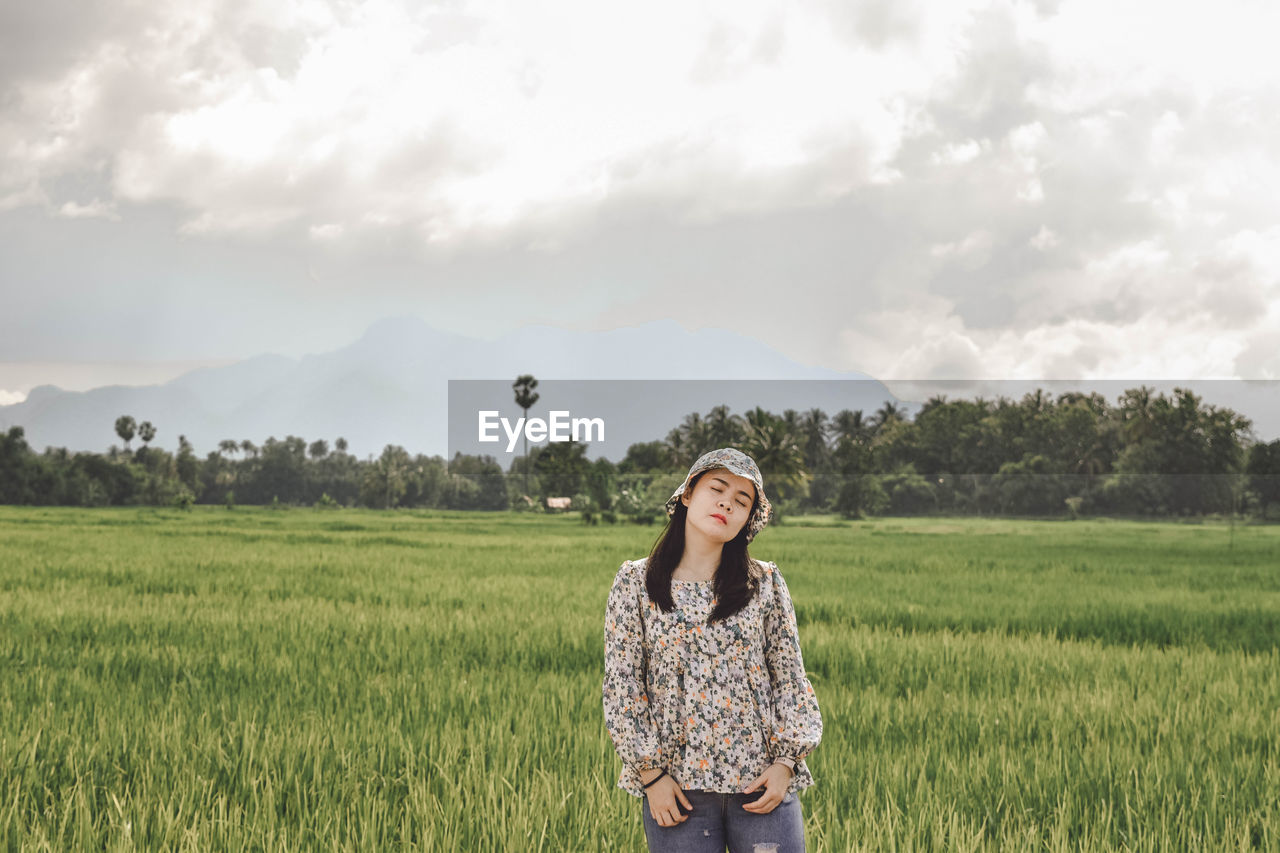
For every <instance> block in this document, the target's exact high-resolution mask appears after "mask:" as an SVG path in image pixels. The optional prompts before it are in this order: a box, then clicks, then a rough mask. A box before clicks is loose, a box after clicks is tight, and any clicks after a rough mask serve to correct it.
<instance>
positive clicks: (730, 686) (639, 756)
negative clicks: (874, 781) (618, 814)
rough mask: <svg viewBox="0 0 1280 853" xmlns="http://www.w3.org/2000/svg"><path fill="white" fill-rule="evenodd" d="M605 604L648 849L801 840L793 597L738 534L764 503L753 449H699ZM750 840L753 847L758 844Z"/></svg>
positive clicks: (785, 849)
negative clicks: (662, 521)
mask: <svg viewBox="0 0 1280 853" xmlns="http://www.w3.org/2000/svg"><path fill="white" fill-rule="evenodd" d="M666 509H667V515H668V516H670V520H669V522H668V524H667V528H666V529H665V530H664V531H663V533H662V535H661V536H660V537H659V539H658V541H657V543H656V544H655V545H654V547H653V551H652V552H651V553H650V554H649V556H648V557H646V558H643V559H640V560H634V561H633V560H627V561H625V562H624V563H623V564H622V567H621V568H620V569H619V570H618V573H617V575H616V577H615V578H614V581H613V586H612V588H611V589H610V591H609V603H608V607H607V609H606V613H605V630H604V641H605V669H604V716H605V723H606V725H607V727H608V729H609V735H610V737H611V738H612V739H613V743H614V746H615V748H616V749H617V752H618V756H619V757H620V758H621V759H622V772H621V775H620V777H619V780H618V787H620V788H622V789H623V790H625V791H627V792H628V793H630V794H632V795H634V796H636V797H639V798H641V799H642V803H641V817H642V820H643V823H644V832H645V838H646V839H647V841H648V845H649V850H650V851H671V853H695V851H696V853H703V851H707V853H724V851H725V849H726V847H727V848H728V850H729V853H752V851H754V850H756V849H760V850H769V849H774V848H771V847H769V844H770V843H773V844H775V845H777V846H776V850H777V851H778V853H801V852H802V851H803V850H804V821H803V814H802V812H801V809H800V799H799V796H798V795H799V792H800V791H802V790H804V789H805V788H807V787H809V786H811V785H813V783H814V780H813V776H812V774H810V772H809V768H808V766H807V765H806V764H805V761H804V759H805V756H807V755H808V754H809V753H811V752H812V751H813V750H814V748H816V747H817V745H818V742H819V741H820V740H821V738H822V716H821V714H820V713H819V711H818V700H817V696H816V695H815V694H814V692H813V685H812V684H810V682H809V679H808V677H807V675H806V674H805V669H804V662H803V659H802V657H801V653H800V640H799V634H798V632H797V630H796V617H795V610H794V608H793V606H792V603H791V596H790V593H789V592H788V590H787V585H786V582H785V581H783V579H782V574H781V573H780V572H779V571H778V567H777V564H776V563H766V562H762V561H759V560H754V559H752V558H751V556H750V555H749V554H748V553H747V544H748V543H749V542H750V541H751V540H752V539H753V538H754V537H755V535H756V534H757V533H759V532H760V530H761V528H763V527H764V526H765V525H766V524H767V523H768V521H769V516H770V514H771V511H772V510H771V507H770V505H769V501H768V499H767V498H766V497H765V493H764V481H763V478H762V477H761V475H760V469H759V468H758V467H756V464H755V462H754V460H752V459H751V457H749V456H747V455H746V454H745V453H742V452H741V451H738V450H736V449H734V448H729V447H726V448H721V449H719V450H713V451H711V452H709V453H706V454H704V455H703V456H701V457H700V458H699V459H698V461H696V462H695V463H694V464H693V467H691V468H690V469H689V473H688V475H687V476H686V477H685V480H684V482H683V483H682V484H681V485H680V487H679V488H677V489H676V490H675V492H674V493H673V494H672V495H671V498H670V499H669V500H668V501H667V504H666ZM757 845H759V846H758V848H757Z"/></svg>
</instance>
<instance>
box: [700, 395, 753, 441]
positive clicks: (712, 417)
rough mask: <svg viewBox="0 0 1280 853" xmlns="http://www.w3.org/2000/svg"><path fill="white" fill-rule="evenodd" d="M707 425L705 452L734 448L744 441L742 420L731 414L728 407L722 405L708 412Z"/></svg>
mask: <svg viewBox="0 0 1280 853" xmlns="http://www.w3.org/2000/svg"><path fill="white" fill-rule="evenodd" d="M705 423H706V427H707V435H706V440H707V447H706V448H704V449H705V450H714V449H715V448H717V447H732V446H733V445H735V444H738V443H739V442H740V441H742V437H743V433H744V430H743V421H742V418H740V417H738V416H737V415H731V414H729V407H728V406H726V405H723V404H721V405H719V406H716V407H715V408H714V409H712V410H711V411H709V412H707V417H706V421H705Z"/></svg>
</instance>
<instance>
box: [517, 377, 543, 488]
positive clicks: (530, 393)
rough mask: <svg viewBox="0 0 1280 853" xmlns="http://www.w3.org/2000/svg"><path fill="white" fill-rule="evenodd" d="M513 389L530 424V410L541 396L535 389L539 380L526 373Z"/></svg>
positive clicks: (526, 454) (526, 477)
mask: <svg viewBox="0 0 1280 853" xmlns="http://www.w3.org/2000/svg"><path fill="white" fill-rule="evenodd" d="M511 387H512V388H514V389H515V392H516V405H517V406H519V407H520V408H521V409H523V410H524V419H525V423H528V422H529V409H530V408H531V407H532V406H533V404H534V403H536V402H538V398H539V397H540V396H541V395H540V394H538V393H537V392H535V391H534V390H533V389H534V388H537V387H538V380H536V379H534V378H533V376H532V375H531V374H528V373H525V374H523V375H521V376H517V377H516V381H515V382H512V383H511ZM524 493H525V494H526V495H527V494H529V432H528V430H525V431H524Z"/></svg>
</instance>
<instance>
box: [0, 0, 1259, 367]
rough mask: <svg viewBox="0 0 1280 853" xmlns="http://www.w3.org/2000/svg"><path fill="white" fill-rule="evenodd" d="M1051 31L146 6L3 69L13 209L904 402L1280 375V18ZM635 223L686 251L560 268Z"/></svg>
mask: <svg viewBox="0 0 1280 853" xmlns="http://www.w3.org/2000/svg"><path fill="white" fill-rule="evenodd" d="M1044 5H1045V4H1036V3H1028V2H1021V0H997V2H994V3H988V2H985V0H983V2H978V0H972V2H961V3H954V4H953V3H947V4H920V3H911V2H903V3H889V2H871V3H865V4H857V5H856V6H850V5H849V4H844V3H837V2H826V0H824V1H823V2H811V3H803V4H792V5H787V6H779V5H777V4H769V3H764V2H762V0H750V2H741V3H733V4H730V3H728V2H725V0H717V2H712V3H710V4H699V5H690V4H685V3H679V2H676V0H660V2H657V3H655V4H646V5H645V6H642V7H641V6H636V7H628V8H616V7H607V6H601V5H600V4H597V3H590V2H587V0H555V2H551V3H543V4H536V5H530V4H522V3H515V2H491V0H478V1H477V2H470V3H459V4H455V5H453V6H451V7H448V8H441V7H430V8H423V7H419V6H417V5H414V4H409V3H404V2H397V0H371V2H366V3H362V4H358V5H343V4H338V3H329V2H323V1H322V0H284V2H277V0H271V2H268V0H239V2H233V3H219V2H214V0H188V2H185V3H183V4H181V5H178V4H159V5H157V4H151V5H141V4H139V5H137V6H135V7H129V10H128V14H129V15H132V16H134V17H133V18H131V19H130V20H129V22H128V23H129V25H128V26H124V25H122V24H121V23H120V21H118V20H117V21H115V22H113V23H111V24H110V28H108V24H107V23H102V22H100V23H101V26H102V27H103V29H102V32H101V36H100V38H98V39H94V38H89V37H85V36H84V34H83V33H80V35H79V36H77V39H78V40H76V41H75V44H76V45H77V47H76V49H75V50H71V49H70V48H67V49H66V50H62V51H53V52H52V53H50V52H47V51H36V50H33V51H30V52H29V57H30V59H29V62H30V63H31V66H30V68H29V69H28V70H27V71H24V70H23V68H22V67H21V66H19V65H14V64H13V63H17V62H18V60H12V61H11V62H10V65H12V66H13V67H12V68H10V65H6V69H7V70H8V71H9V73H10V78H11V83H10V85H9V87H8V90H7V91H8V100H7V103H8V104H11V105H12V108H11V109H6V110H5V111H4V112H3V114H0V210H6V209H9V210H12V209H14V208H17V207H21V206H24V205H41V206H44V207H45V208H46V209H47V210H48V212H49V213H50V214H51V215H52V216H54V217H57V218H85V217H99V218H105V219H108V220H114V222H119V221H121V220H126V221H127V220H128V218H129V216H130V215H131V212H132V211H134V210H136V209H138V208H139V207H140V206H146V205H157V206H159V205H164V206H165V207H166V209H174V210H178V211H180V212H181V216H182V223H181V225H180V228H181V231H182V233H183V234H185V235H193V236H198V237H200V238H203V239H207V240H208V241H209V242H210V243H213V242H215V241H217V240H224V239H226V240H233V239H236V238H241V237H243V238H253V240H255V241H256V240H260V239H264V238H265V239H270V238H272V237H273V236H280V235H282V234H283V235H284V236H288V237H296V238H298V239H299V240H300V241H303V242H304V243H305V244H306V245H307V250H308V251H311V252H314V253H315V257H314V258H308V259H307V263H306V264H299V265H298V267H299V268H303V269H305V270H306V274H305V279H306V281H307V282H314V281H317V280H320V279H325V280H326V281H329V279H330V276H329V275H328V274H327V273H326V275H324V276H322V275H320V274H319V273H317V269H320V270H324V269H325V262H326V257H327V253H333V254H335V255H336V254H339V253H341V252H342V251H345V250H348V249H354V250H355V251H352V252H349V253H348V254H346V255H344V257H349V258H358V257H359V252H360V251H364V252H366V253H367V254H368V256H370V257H378V258H379V259H381V256H382V253H383V252H384V251H385V247H386V246H387V245H389V244H394V245H395V246H396V247H398V249H399V250H401V251H403V252H405V253H406V254H407V253H409V252H410V251H411V249H409V248H405V247H406V246H409V247H413V248H412V251H419V250H420V251H422V252H425V253H426V254H429V255H431V254H447V253H448V252H450V251H454V250H468V251H472V252H473V254H474V255H475V256H476V257H480V256H483V255H484V253H485V252H486V251H487V250H490V249H494V248H499V249H503V250H506V249H510V248H511V247H512V246H515V247H516V248H518V249H522V250H525V251H527V252H528V253H529V254H527V255H521V256H520V257H519V259H518V262H522V261H523V260H525V259H526V258H533V259H535V260H537V259H546V261H547V264H548V266H546V267H542V268H540V272H541V273H542V277H541V278H540V279H539V280H540V281H541V282H543V284H542V285H540V286H539V287H538V288H537V289H535V288H534V287H533V286H530V285H528V284H526V283H524V282H523V281H522V283H521V284H519V285H515V284H512V283H510V282H511V280H512V278H513V276H512V275H511V269H510V267H506V268H503V267H501V265H500V264H498V263H495V265H494V269H495V270H498V272H493V273H491V276H492V279H490V280H487V281H486V280H484V279H483V277H482V276H480V275H479V274H477V277H476V278H475V279H471V280H469V282H472V281H474V282H478V283H477V284H474V285H471V284H469V285H468V286H469V287H471V291H472V292H474V293H482V292H483V293H485V294H486V299H485V302H486V304H488V303H492V304H493V305H494V306H495V307H494V308H493V310H494V311H498V310H502V309H499V308H498V307H496V306H498V305H499V304H505V305H510V306H517V305H518V306H520V309H519V310H521V311H524V310H526V309H528V308H529V306H530V305H531V304H533V305H535V306H538V307H537V310H538V311H539V312H541V313H542V314H543V315H546V316H567V315H568V314H567V312H566V311H563V310H560V309H559V308H556V307H552V305H553V302H554V300H555V298H556V297H560V296H564V295H565V294H567V293H568V292H569V291H570V290H576V291H578V292H583V291H585V290H591V297H590V298H591V299H592V300H594V302H593V303H591V304H593V305H594V304H596V303H598V305H599V307H598V308H596V309H591V310H598V311H599V315H598V316H600V317H604V318H614V319H617V318H619V317H622V318H627V317H631V316H634V315H636V314H646V313H653V314H654V315H662V314H664V313H675V314H676V315H677V316H680V317H681V318H682V319H690V320H693V319H696V316H697V315H698V314H700V313H704V312H707V311H720V312H724V313H725V314H726V316H727V315H730V314H731V315H732V317H733V319H734V321H735V322H738V323H739V324H740V325H741V324H751V323H755V324H758V326H759V328H756V329H754V332H755V333H756V334H757V336H758V337H761V338H762V339H765V338H766V337H767V338H768V339H769V340H770V341H771V342H772V343H775V344H777V345H779V346H780V347H781V348H783V349H784V350H788V349H789V350H790V351H792V352H795V353H801V352H803V353H804V356H802V358H804V359H805V360H808V361H817V360H820V359H822V358H826V359H827V360H828V362H829V363H832V364H834V365H836V366H842V367H849V368H852V369H862V370H867V371H869V372H873V373H875V372H880V373H883V374H885V375H889V374H899V375H906V374H917V375H926V374H928V375H944V374H945V375H958V373H957V371H972V372H973V373H974V374H979V375H985V376H1013V375H1031V374H1033V373H1035V372H1037V371H1044V372H1047V373H1046V375H1049V374H1063V373H1079V374H1082V375H1089V376H1092V377H1103V376H1107V375H1127V374H1128V372H1129V371H1138V372H1140V373H1141V372H1148V373H1153V374H1154V373H1158V374H1161V375H1169V374H1171V373H1179V372H1185V373H1186V374H1187V375H1191V374H1195V375H1229V374H1230V373H1231V372H1232V371H1233V370H1237V371H1240V372H1242V373H1248V372H1249V371H1258V372H1261V373H1263V374H1266V373H1270V374H1271V375H1280V364H1277V361H1276V358H1277V357H1276V356H1275V355H1274V354H1273V352H1274V350H1275V348H1274V345H1273V344H1270V343H1269V341H1273V340H1274V339H1275V337H1274V334H1275V333H1276V332H1277V325H1278V322H1277V319H1276V318H1277V316H1278V315H1280V231H1277V230H1276V228H1275V226H1274V225H1273V224H1272V223H1274V222H1276V221H1280V201H1278V200H1280V160H1277V158H1276V157H1275V156H1274V153H1273V152H1274V151H1275V150H1276V147H1277V145H1280V93H1278V92H1277V91H1276V90H1275V88H1274V87H1273V86H1270V85H1269V81H1270V79H1272V77H1273V76H1274V74H1273V64H1274V60H1273V59H1272V56H1273V51H1274V48H1273V46H1272V44H1271V41H1272V37H1271V33H1273V32H1276V31H1280V26H1278V25H1280V7H1276V8H1272V7H1265V6H1262V5H1259V4H1257V3H1253V2H1249V0H1239V2H1234V3H1231V2H1229V3H1227V4H1226V5H1225V6H1224V5H1217V6H1213V7H1208V6H1203V7H1198V6H1195V5H1194V4H1193V5H1186V4H1183V5H1181V6H1167V5H1159V4H1156V3H1154V2H1137V0H1107V2H1102V0H1063V2H1061V3H1058V4H1056V6H1055V7H1054V9H1053V10H1052V11H1050V12H1047V13H1046V12H1042V11H1040V9H1041V8H1043V7H1044ZM121 14H124V13H121ZM48 26H49V28H50V30H49V32H50V33H52V34H53V35H50V36H49V38H54V37H56V36H57V34H58V33H61V32H62V31H61V30H58V29H57V21H56V20H54V19H53V18H51V19H50V23H49V24H48ZM1135 33H1140V34H1141V37H1137V36H1135V35H1134V34H1135ZM33 41H36V42H38V41H39V39H33ZM68 44H70V42H68ZM25 55H28V54H24V56H25ZM49 55H58V56H63V55H66V56H69V57H70V60H69V61H68V62H65V63H64V64H62V65H51V64H50V61H49V60H48V59H47V58H45V59H41V58H40V57H42V56H44V57H47V56H49ZM6 61H7V60H6ZM86 199H88V200H87V201H86ZM753 222H767V223H768V224H769V226H770V228H769V230H764V229H754V230H753V228H752V227H751V223H753ZM632 223H639V224H638V225H636V226H635V227H636V228H637V230H640V231H642V232H643V233H642V234H641V235H640V237H638V238H637V239H638V240H639V241H640V242H641V243H644V240H645V239H648V238H649V235H659V234H661V235H663V239H665V240H669V241H670V242H669V243H659V242H657V240H658V237H657V236H653V237H652V239H653V240H654V243H653V245H651V246H650V245H647V244H646V245H645V246H644V251H643V252H641V251H636V252H635V253H634V254H628V255H625V257H626V259H627V268H626V269H625V270H621V271H618V270H614V269H611V268H610V264H611V263H621V262H618V261H613V262H609V261H607V260H606V261H599V259H598V258H589V259H588V260H585V261H584V260H582V256H577V259H578V263H579V266H577V267H574V266H572V265H571V264H569V263H568V262H566V266H565V267H564V269H565V270H568V271H569V272H567V273H564V274H562V271H561V269H559V268H556V267H554V266H551V264H552V263H553V261H554V259H555V257H557V256H567V255H569V254H571V253H572V251H573V250H574V249H575V248H577V249H580V250H582V251H583V252H584V253H587V254H589V252H590V251H591V248H592V246H593V243H592V240H593V239H596V238H597V237H598V236H599V235H601V234H604V235H606V236H609V235H610V234H616V233H618V232H623V231H625V230H627V229H628V228H631V227H632ZM126 224H127V222H126ZM62 225H63V226H65V227H81V226H71V225H69V224H68V223H62ZM112 227H115V226H114V225H113V226H112ZM734 228H740V229H741V230H739V231H734V230H731V229H734ZM610 229H613V230H612V231H610ZM645 229H648V230H645ZM723 234H730V235H737V236H738V238H739V239H738V241H737V242H734V241H733V240H729V239H722V240H721V239H717V237H718V236H720V235H723ZM672 235H675V236H672ZM689 235H693V236H689ZM742 235H745V236H742ZM704 238H705V239H704ZM601 239H604V238H601ZM793 244H795V245H803V246H804V250H803V251H799V250H797V254H796V255H795V256H794V257H793V256H791V255H785V258H786V260H787V263H786V264H782V263H781V262H773V263H771V258H772V257H780V256H784V254H785V252H786V251H787V250H788V249H789V247H790V246H791V245H793ZM602 245H603V244H602ZM610 245H613V246H616V245H618V244H617V243H614V244H610ZM421 247H425V249H423V248H421ZM583 247H586V248H585V249H584V248H583ZM673 247H674V248H673ZM628 248H633V247H632V245H631V244H628ZM601 252H603V250H601ZM499 255H502V252H493V253H492V256H493V257H498V256H499ZM507 257H512V256H511V255H508V256H507ZM650 258H654V259H657V260H654V261H652V262H650V261H649V259H650ZM744 259H745V260H744ZM396 260H401V259H396ZM411 260H414V261H417V260H421V257H420V255H419V256H415V257H414V258H412V259H411ZM313 261H314V263H312V262H313ZM511 263H513V264H514V263H517V261H513V262H511ZM358 266H359V264H358V262H353V263H352V267H358ZM405 266H406V268H410V269H413V267H412V264H406V265H405ZM574 275H577V276H578V278H576V279H575V278H574V277H573V276H574ZM157 278H165V276H157ZM408 278H409V279H410V280H413V278H414V277H413V276H408ZM423 278H426V277H425V276H418V277H417V280H419V281H420V280H422V279H423ZM439 278H441V279H443V278H444V276H440V277H439ZM610 278H616V279H617V280H618V281H617V283H610V284H609V285H605V284H602V283H601V281H602V280H604V279H610ZM499 279H501V281H498V280H499ZM724 281H730V282H733V283H734V286H735V287H737V288H739V289H740V290H741V291H742V293H743V294H745V295H747V296H750V297H752V298H755V299H757V301H755V302H753V303H744V304H743V305H741V306H740V305H737V304H735V305H733V306H723V305H720V304H718V302H717V300H720V302H722V301H723V296H722V295H721V294H719V293H711V292H707V288H705V287H704V285H705V284H707V283H708V282H711V283H716V282H724ZM495 282H497V283H495ZM359 284H360V286H362V287H363V286H365V285H366V282H365V281H364V280H363V279H362V280H361V281H360V282H359ZM368 286H369V287H371V288H374V287H377V286H378V285H377V284H376V283H375V284H369V285H368ZM401 286H403V287H404V288H405V289H406V290H408V289H409V288H408V287H407V286H406V285H403V284H402V285H401ZM517 287H519V288H523V289H521V290H520V291H519V292H518V297H519V298H510V299H506V300H503V299H496V298H495V299H488V298H487V294H490V293H491V294H493V295H500V294H504V293H506V294H510V293H511V292H512V291H513V290H515V289H516V288H517ZM557 288H558V289H557ZM610 288H612V289H610ZM779 292H785V293H786V295H787V298H786V299H783V300H777V299H776V298H775V299H774V301H773V302H765V301H764V300H761V299H760V298H759V297H760V296H761V295H770V296H773V295H776V294H777V293H779ZM478 298H479V297H477V299H478ZM584 304H586V303H584V302H583V301H581V300H579V301H576V302H575V303H574V305H575V307H574V309H573V312H571V313H572V316H574V317H577V318H579V319H580V321H581V322H583V323H586V322H589V318H590V317H591V316H592V315H591V314H590V313H589V311H588V309H587V308H584V307H583V305H584ZM765 304H768V306H769V307H768V310H761V308H760V306H761V305H765ZM815 306H820V308H818V307H815ZM506 310H510V311H512V312H513V316H514V313H515V312H516V311H517V309H516V308H514V307H512V308H508V309H506ZM685 312H687V314H686V313H685ZM511 322H513V323H514V322H518V320H511ZM779 325H787V326H788V327H789V328H795V329H799V330H801V331H798V332H777V331H776V329H777V327H778V326H779ZM767 330H774V331H773V332H772V333H769V334H766V331H767ZM786 334H793V335H795V337H794V338H792V339H790V340H788V339H787V338H786V337H785V335H786Z"/></svg>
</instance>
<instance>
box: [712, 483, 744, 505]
mask: <svg viewBox="0 0 1280 853" xmlns="http://www.w3.org/2000/svg"><path fill="white" fill-rule="evenodd" d="M711 491H713V492H715V493H716V494H720V493H721V492H723V491H724V489H722V488H720V487H719V486H712V487H711ZM738 506H740V507H742V508H743V509H746V508H747V505H746V503H745V502H744V501H741V500H740V501H738Z"/></svg>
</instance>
